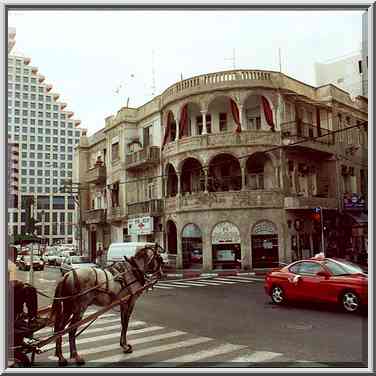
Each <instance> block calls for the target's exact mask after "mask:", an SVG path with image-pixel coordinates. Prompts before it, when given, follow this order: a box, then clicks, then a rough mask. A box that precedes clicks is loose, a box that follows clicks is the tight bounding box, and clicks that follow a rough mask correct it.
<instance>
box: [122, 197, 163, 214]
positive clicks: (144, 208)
mask: <svg viewBox="0 0 376 376" xmlns="http://www.w3.org/2000/svg"><path fill="white" fill-rule="evenodd" d="M162 211H163V200H149V201H143V202H135V203H133V204H128V214H129V215H136V214H137V215H139V214H148V215H160V214H162Z"/></svg>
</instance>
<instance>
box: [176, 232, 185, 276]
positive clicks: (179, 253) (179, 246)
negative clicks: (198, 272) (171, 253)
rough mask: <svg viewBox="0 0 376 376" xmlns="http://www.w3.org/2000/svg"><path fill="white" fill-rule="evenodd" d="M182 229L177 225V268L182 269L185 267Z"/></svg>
mask: <svg viewBox="0 0 376 376" xmlns="http://www.w3.org/2000/svg"><path fill="white" fill-rule="evenodd" d="M180 234H181V231H180V228H179V227H176V238H177V239H176V244H177V247H176V248H177V250H176V269H182V268H183V248H182V244H181V243H182V239H181V236H180Z"/></svg>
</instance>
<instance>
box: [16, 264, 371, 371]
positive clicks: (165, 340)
mask: <svg viewBox="0 0 376 376" xmlns="http://www.w3.org/2000/svg"><path fill="white" fill-rule="evenodd" d="M18 275H19V278H20V279H23V280H27V275H28V273H27V272H18ZM58 278H60V273H59V271H58V270H56V269H47V270H46V271H44V272H35V274H34V283H35V285H36V287H37V288H38V289H42V291H43V292H45V293H46V294H48V295H53V290H54V286H55V283H56V282H55V281H56V280H57V279H58ZM200 283H201V285H200ZM157 287H158V288H155V289H154V290H153V291H152V292H148V293H145V294H144V295H143V296H142V297H141V298H140V299H139V300H138V302H137V304H136V308H135V311H134V313H133V315H132V318H131V321H132V323H131V327H130V328H129V331H130V336H129V343H131V344H132V345H133V348H134V352H133V354H122V352H121V349H120V347H119V345H118V343H119V336H120V322H119V314H118V313H117V312H116V311H111V312H109V313H108V315H104V316H103V317H101V319H99V320H98V321H97V322H96V323H95V324H94V325H93V326H92V327H90V329H88V330H87V331H86V332H84V333H83V334H82V335H81V336H80V337H79V338H78V342H77V343H78V349H79V352H80V353H81V355H83V356H84V357H85V359H86V360H87V363H86V366H102V367H103V366H109V367H111V366H112V367H139V366H148V367H157V366H165V367H166V366H179V367H180V366H182V365H184V366H201V367H202V366H221V367H226V366H231V365H234V364H235V365H238V366H241V367H244V366H256V367H261V366H262V367H285V366H290V367H293V366H297V365H299V366H300V367H301V366H304V367H308V366H309V367H311V366H312V367H313V366H315V367H317V366H318V367H328V366H329V367H346V368H347V367H365V366H366V361H367V331H368V320H367V316H366V315H365V314H347V313H342V312H341V311H340V310H339V309H338V308H337V307H330V306H327V305H302V304H289V305H286V306H282V307H280V306H276V305H273V304H271V303H270V299H269V298H268V297H267V296H266V295H265V293H264V289H263V280H262V278H260V279H258V278H254V277H253V278H252V277H248V278H246V277H243V278H237V277H223V278H210V279H203V278H200V279H195V280H191V281H187V280H185V281H180V282H179V283H177V282H171V281H164V282H162V283H159V284H158V285H157ZM46 304H49V301H48V299H45V298H40V300H39V306H43V305H46ZM93 309H94V310H95V307H94V308H93ZM42 332H44V330H42ZM43 334H45V335H47V334H46V333H43ZM80 341H82V342H80ZM65 343H66V344H67V341H65ZM93 344H95V346H94V348H93ZM64 351H67V347H66V348H64ZM52 355H53V349H52V346H51V348H50V351H48V352H46V353H44V354H41V355H38V356H37V358H38V359H37V360H38V361H39V362H42V363H37V365H39V366H42V365H43V366H46V364H47V363H44V362H49V364H48V365H49V366H56V364H57V363H56V358H54V357H52ZM124 362H125V363H124ZM208 362H210V363H208ZM296 362H298V363H296ZM362 363H363V364H362Z"/></svg>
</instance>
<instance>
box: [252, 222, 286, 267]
mask: <svg viewBox="0 0 376 376" xmlns="http://www.w3.org/2000/svg"><path fill="white" fill-rule="evenodd" d="M251 238H252V239H251V240H252V241H251V244H252V267H253V268H273V267H277V266H278V264H279V245H278V230H277V227H276V226H275V224H274V223H272V222H270V221H261V222H258V223H256V224H255V226H254V227H253V230H252V236H251Z"/></svg>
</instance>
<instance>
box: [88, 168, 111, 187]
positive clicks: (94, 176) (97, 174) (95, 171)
mask: <svg viewBox="0 0 376 376" xmlns="http://www.w3.org/2000/svg"><path fill="white" fill-rule="evenodd" d="M106 173H107V172H106V166H105V165H103V166H94V167H93V168H91V169H89V170H87V172H86V182H87V183H96V184H101V183H102V184H104V183H105V182H106Z"/></svg>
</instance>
